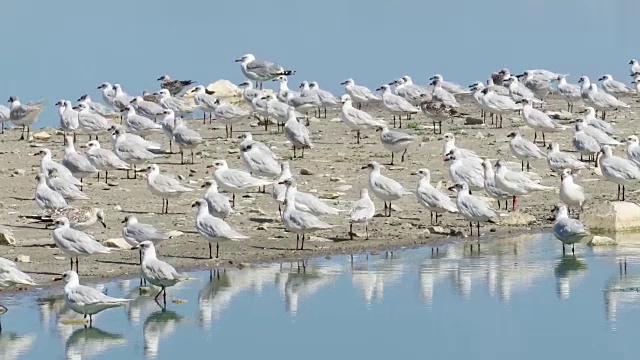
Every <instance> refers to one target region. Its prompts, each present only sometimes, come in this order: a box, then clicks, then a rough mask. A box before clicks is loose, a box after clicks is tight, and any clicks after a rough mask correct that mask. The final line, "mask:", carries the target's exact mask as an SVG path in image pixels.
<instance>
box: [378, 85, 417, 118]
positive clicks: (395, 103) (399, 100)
mask: <svg viewBox="0 0 640 360" xmlns="http://www.w3.org/2000/svg"><path fill="white" fill-rule="evenodd" d="M376 91H382V105H383V106H384V107H385V108H386V109H387V111H389V112H390V113H391V114H392V115H393V126H394V127H395V125H396V115H397V116H398V120H399V121H400V128H402V115H406V116H407V119H410V118H411V115H413V114H417V113H418V109H417V108H416V107H415V106H413V105H411V103H410V102H408V101H407V100H406V99H405V98H403V97H401V96H398V95H396V94H394V93H392V92H391V88H390V87H389V85H387V84H384V85H382V86H380V87H379V88H377V89H376Z"/></svg>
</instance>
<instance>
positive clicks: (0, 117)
mask: <svg viewBox="0 0 640 360" xmlns="http://www.w3.org/2000/svg"><path fill="white" fill-rule="evenodd" d="M7 121H11V110H9V108H8V107H6V106H4V105H0V123H2V131H0V134H4V123H6V122H7Z"/></svg>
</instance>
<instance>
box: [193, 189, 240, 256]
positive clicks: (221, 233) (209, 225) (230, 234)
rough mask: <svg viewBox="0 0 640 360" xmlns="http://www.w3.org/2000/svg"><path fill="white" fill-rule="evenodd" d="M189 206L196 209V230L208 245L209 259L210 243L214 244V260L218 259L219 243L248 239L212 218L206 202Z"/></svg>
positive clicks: (198, 202) (197, 201)
mask: <svg viewBox="0 0 640 360" xmlns="http://www.w3.org/2000/svg"><path fill="white" fill-rule="evenodd" d="M191 206H192V207H196V206H197V207H198V213H197V214H196V230H197V231H198V234H200V236H202V237H203V238H204V239H205V240H206V241H207V242H208V243H209V259H213V253H212V250H211V243H213V242H215V243H216V258H218V257H219V254H220V244H219V242H220V241H223V240H232V241H241V240H244V239H248V238H249V237H248V236H246V235H242V234H241V233H239V232H237V231H236V230H234V229H232V228H231V226H229V224H227V223H226V222H225V221H224V220H222V219H220V218H217V217H215V216H212V215H211V214H210V211H209V205H208V204H207V201H206V200H204V199H200V200H196V201H194V202H193V204H192V205H191Z"/></svg>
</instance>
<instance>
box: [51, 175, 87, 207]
mask: <svg viewBox="0 0 640 360" xmlns="http://www.w3.org/2000/svg"><path fill="white" fill-rule="evenodd" d="M45 175H46V178H47V185H48V186H49V188H51V190H53V191H55V192H57V193H58V194H60V195H62V197H63V198H64V199H65V200H66V201H68V202H69V201H72V200H89V197H88V196H87V194H85V193H83V192H82V190H80V189H79V188H78V187H77V186H75V185H73V184H72V183H70V182H69V181H68V180H67V179H65V178H63V177H61V176H60V175H59V174H58V170H57V169H56V168H53V169H49V173H48V174H45Z"/></svg>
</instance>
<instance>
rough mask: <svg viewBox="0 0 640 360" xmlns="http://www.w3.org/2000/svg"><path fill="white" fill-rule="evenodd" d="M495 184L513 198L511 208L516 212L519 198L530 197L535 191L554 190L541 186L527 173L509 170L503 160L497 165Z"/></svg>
mask: <svg viewBox="0 0 640 360" xmlns="http://www.w3.org/2000/svg"><path fill="white" fill-rule="evenodd" d="M495 184H496V186H497V187H498V189H500V190H502V191H503V192H506V193H507V194H509V195H511V196H513V202H512V204H511V207H512V208H513V210H514V211H515V209H516V206H517V203H518V196H522V195H528V194H529V193H530V192H533V191H550V190H553V189H554V188H553V187H550V186H544V185H540V184H539V183H538V182H536V181H534V180H532V179H531V178H530V177H529V176H528V175H527V174H526V173H523V172H515V171H511V170H509V169H508V168H507V165H506V163H505V161H504V160H502V159H500V160H498V161H497V163H496V172H495Z"/></svg>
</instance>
